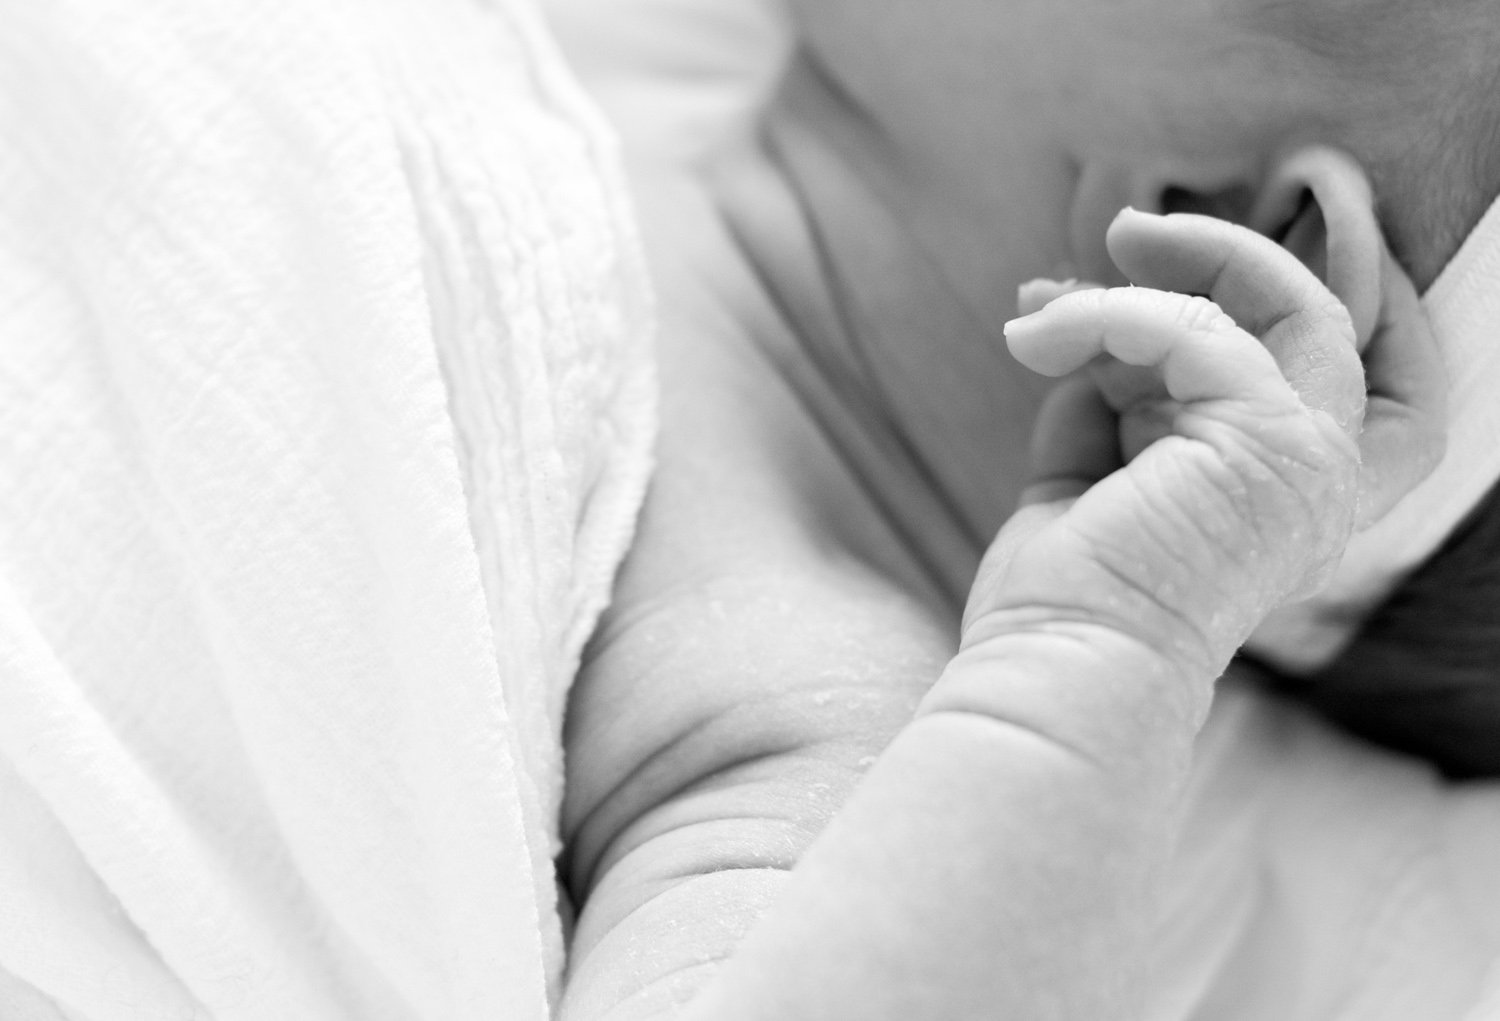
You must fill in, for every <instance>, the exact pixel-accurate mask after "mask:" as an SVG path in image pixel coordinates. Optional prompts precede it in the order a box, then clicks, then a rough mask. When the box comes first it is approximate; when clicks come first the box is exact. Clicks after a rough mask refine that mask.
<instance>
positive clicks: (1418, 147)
mask: <svg viewBox="0 0 1500 1021" xmlns="http://www.w3.org/2000/svg"><path fill="white" fill-rule="evenodd" d="M1240 10H1241V11H1242V12H1243V13H1244V15H1245V17H1246V18H1247V19H1248V21H1249V22H1250V24H1251V25H1252V27H1253V28H1254V29H1256V30H1257V31H1258V32H1260V33H1262V34H1263V35H1264V36H1267V37H1270V38H1273V39H1276V40H1280V43H1281V44H1282V45H1283V46H1289V47H1290V48H1289V49H1284V50H1283V51H1282V52H1283V53H1284V54H1292V55H1293V56H1290V57H1286V58H1285V59H1292V60H1296V61H1297V62H1299V63H1302V62H1306V63H1307V64H1309V65H1310V66H1311V67H1312V68H1313V69H1315V71H1314V77H1315V78H1316V79H1318V80H1319V81H1320V82H1321V84H1320V88H1322V89H1324V90H1325V91H1326V92H1327V93H1328V94H1329V95H1330V96H1335V97H1337V101H1338V106H1339V107H1340V108H1341V109H1342V110H1343V111H1344V114H1343V117H1342V123H1341V124H1340V127H1339V129H1338V132H1337V137H1329V138H1326V139H1325V141H1328V142H1330V143H1332V144H1335V145H1339V146H1341V147H1343V148H1346V149H1348V150H1349V151H1350V152H1351V153H1352V154H1353V155H1354V156H1355V157H1356V158H1357V159H1358V160H1359V161H1360V163H1361V164H1362V165H1363V166H1364V167H1365V169H1366V171H1367V172H1368V173H1369V175H1370V178H1371V183H1372V184H1373V185H1374V189H1375V194H1376V197H1377V201H1378V202H1379V204H1380V207H1381V208H1380V213H1381V220H1382V225H1383V226H1384V227H1385V230H1386V234H1387V237H1388V238H1389V240H1390V244H1391V249H1392V251H1393V252H1394V253H1395V254H1396V257H1397V258H1398V259H1400V260H1401V262H1402V264H1403V265H1404V266H1405V267H1406V268H1407V270H1408V272H1409V273H1410V274H1411V276H1412V279H1413V280H1414V281H1415V282H1416V283H1417V286H1418V287H1419V288H1425V287H1426V286H1427V285H1428V284H1430V283H1431V282H1432V281H1433V279H1434V278H1435V277H1436V276H1437V274H1438V272H1439V271H1440V270H1441V269H1442V267H1443V266H1444V265H1445V264H1446V263H1447V262H1448V260H1449V259H1450V258H1451V257H1452V256H1453V253H1454V252H1456V251H1457V250H1458V247H1459V245H1460V244H1461V243H1462V241H1463V239H1464V237H1465V236H1467V234H1468V233H1469V231H1470V230H1471V229H1472V228H1473V225H1474V224H1475V223H1476V222H1477V221H1478V219H1479V217H1480V216H1481V215H1483V213H1484V211H1485V210H1486V209H1488V208H1489V206H1490V203H1491V202H1493V201H1494V199H1495V197H1496V193H1497V192H1500V0H1422V2H1420V3H1414V2H1412V0H1243V6H1241V8H1240Z"/></svg>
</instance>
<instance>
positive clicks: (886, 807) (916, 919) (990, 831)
mask: <svg viewBox="0 0 1500 1021" xmlns="http://www.w3.org/2000/svg"><path fill="white" fill-rule="evenodd" d="M1000 644H1001V646H1003V647H995V646H991V647H989V648H986V649H980V650H978V652H977V654H976V653H975V652H972V651H971V652H970V653H968V654H966V655H961V656H960V657H959V658H958V659H957V660H955V661H954V663H953V664H952V665H951V666H950V668H949V670H948V671H947V673H945V675H944V678H943V680H942V681H941V682H939V685H938V686H937V687H935V688H934V689H933V693H932V695H931V696H929V699H928V701H927V703H925V705H924V712H923V714H922V715H921V716H920V717H919V718H918V719H917V720H916V721H914V722H913V723H911V724H910V725H909V726H907V727H906V728H905V729H904V730H902V731H901V733H900V734H899V735H898V736H896V738H895V740H894V741H893V742H892V743H891V745H890V746H889V748H888V749H887V750H886V751H885V753H884V754H883V755H882V756H881V757H880V759H879V761H878V762H877V763H876V764H875V766H874V767H873V768H872V770H871V771H870V773H869V775H868V776H867V777H865V779H864V780H863V781H862V782H861V783H860V784H859V786H858V789H857V790H856V791H855V792H854V793H853V796H852V798H851V799H850V800H849V802H848V804H847V805H846V806H845V807H844V809H843V810H842V811H841V812H839V813H838V814H837V816H836V817H834V819H833V820H832V821H831V823H830V824H829V825H828V826H827V828H826V830H825V831H824V832H823V833H822V835H821V836H819V837H818V838H817V839H816V840H815V841H813V840H812V839H811V836H810V835H808V834H805V831H804V832H801V833H797V834H791V833H788V832H786V831H784V830H779V829H778V828H777V827H775V826H774V825H769V826H768V825H767V820H765V819H762V820H759V821H757V820H752V819H746V818H743V817H738V818H735V819H734V820H732V821H731V822H729V823H727V824H724V828H723V829H721V830H720V832H719V833H718V834H717V837H718V838H721V839H715V835H713V834H709V833H707V832H705V831H702V830H700V831H698V832H696V833H693V832H690V831H687V830H684V831H683V832H682V833H680V834H679V836H680V838H681V839H682V840H683V841H684V843H683V845H682V846H684V847H686V846H688V845H690V844H692V843H694V842H697V843H698V845H699V848H700V850H699V851H698V852H695V854H696V855H697V858H696V861H695V862H694V864H693V865H692V866H691V870H692V871H691V875H690V876H689V877H687V878H684V879H682V880H681V881H679V882H676V883H675V884H673V883H671V881H662V880H661V879H660V876H662V875H664V874H670V873H672V871H673V869H672V868H671V867H670V866H668V867H665V868H664V867H663V863H664V862H665V861H666V860H667V859H670V858H671V856H672V854H671V850H670V843H671V842H670V841H663V842H661V843H659V844H658V845H657V846H656V847H654V848H650V847H645V846H643V847H642V848H641V852H640V853H642V854H644V856H645V859H643V861H642V863H641V867H642V868H643V869H644V871H645V873H651V872H653V870H654V873H655V875H656V876H657V877H658V878H657V879H656V880H655V881H654V884H653V883H650V882H648V883H645V884H642V882H641V880H642V876H641V875H636V876H634V877H632V876H630V874H629V873H630V872H631V869H628V868H627V869H625V870H624V871H622V872H620V874H619V876H618V877H617V879H618V881H619V884H620V885H619V887H617V888H616V890H615V892H614V893H611V892H610V891H609V889H608V887H607V885H603V884H602V885H601V887H600V889H599V891H598V893H599V894H600V895H604V896H606V897H609V896H617V897H619V898H620V900H621V903H622V906H623V904H625V903H628V902H629V901H630V900H631V899H632V896H634V898H635V899H636V900H640V899H641V897H642V896H644V895H645V894H643V893H642V892H639V891H640V890H641V888H642V886H643V885H644V886H646V887H650V886H652V885H655V887H656V889H657V890H659V891H660V892H656V893H654V894H652V895H650V899H649V900H646V901H645V902H644V904H643V905H642V906H641V907H640V908H639V909H637V910H636V911H635V912H634V913H633V914H629V915H624V916H622V917H621V918H620V920H619V922H618V923H617V924H616V925H615V926H614V928H613V929H612V931H611V932H610V934H609V935H608V936H605V937H604V938H603V939H602V940H600V941H598V942H597V943H596V944H595V949H594V950H593V951H592V952H591V953H590V955H589V963H586V964H584V965H583V967H582V969H581V970H580V971H579V972H578V973H577V974H576V975H575V983H582V986H580V985H578V984H575V987H574V995H575V1000H574V1002H575V1003H576V1004H578V1005H579V1007H580V1011H581V1009H582V1007H583V1006H584V1003H585V999H586V998H587V999H592V997H591V996H588V995H587V994H586V993H585V989H584V988H583V987H592V988H593V989H595V990H598V991H600V992H601V993H602V994H603V995H602V997H601V999H600V1000H599V1001H597V1003H598V1004H600V1006H594V1007H590V1010H592V1011H593V1013H587V1012H580V1013H576V1014H574V1015H573V1016H574V1017H579V1018H582V1017H590V1018H592V1017H608V1018H609V1019H610V1021H623V1019H625V1018H630V1019H639V1018H665V1017H674V1018H675V1017H683V1018H690V1019H692V1021H698V1019H700V1018H701V1019H703V1021H739V1019H746V1021H749V1019H756V1021H759V1019H777V1021H782V1019H786V1021H796V1019H799V1018H804V1017H805V1018H825V1017H830V1018H842V1017H850V1018H859V1019H861V1021H865V1019H879V1018H892V1019H894V1018H903V1019H905V1018H912V1017H934V1018H937V1017H942V1018H949V1017H954V1018H964V1017H986V1018H988V1017H1011V1016H1014V1017H1025V1018H1052V1017H1057V1018H1072V1017H1078V1018H1095V1017H1101V1016H1128V1014H1129V1006H1130V999H1131V990H1132V987H1133V984H1134V983H1133V981H1132V978H1133V976H1132V968H1133V961H1134V960H1135V959H1136V955H1135V951H1136V950H1137V949H1138V947H1139V946H1140V941H1141V938H1142V936H1143V929H1144V926H1145V925H1146V924H1147V921H1148V912H1147V902H1148V900H1149V897H1148V891H1149V888H1150V883H1151V879H1152V876H1153V872H1154V870H1155V868H1156V867H1157V866H1158V865H1160V864H1161V862H1162V860H1163V859H1164V857H1165V850H1166V834H1167V833H1168V831H1169V825H1168V819H1169V812H1170V805H1171V802H1172V795H1173V793H1174V791H1175V789H1176V788H1177V785H1178V782H1179V781H1180V779H1181V777H1182V776H1183V774H1184V773H1185V770H1186V763H1187V758H1188V748H1189V746H1190V743H1191V737H1192V730H1193V722H1194V721H1193V720H1192V719H1191V718H1190V716H1191V714H1184V713H1183V712H1182V711H1181V710H1180V708H1179V707H1180V706H1181V705H1182V704H1183V703H1184V702H1185V701H1192V700H1183V699H1180V698H1177V697H1176V695H1175V693H1174V692H1173V690H1172V686H1173V684H1174V683H1177V682H1178V681H1179V680H1180V678H1178V677H1175V676H1174V677H1172V678H1170V679H1166V678H1164V677H1163V676H1162V675H1163V673H1164V672H1163V671H1161V670H1158V669H1157V665H1156V661H1155V657H1154V654H1152V653H1151V652H1150V651H1149V650H1143V649H1138V648H1127V647H1122V648H1119V649H1117V650H1114V651H1115V652H1116V653H1117V654H1115V655H1107V656H1104V657H1102V658H1101V657H1100V655H1099V654H1098V652H1097V651H1096V650H1097V649H1098V648H1099V646H1098V644H1097V643H1095V644H1093V645H1081V644H1077V643H1074V642H1073V641H1072V639H1070V638H1068V637H1066V636H1063V637H1057V636H1047V637H1044V638H1043V640H1042V646H1044V647H1038V646H1037V645H1036V643H1034V642H1032V641H1031V639H1030V637H1028V636H1023V638H1022V640H1021V641H1020V642H1019V643H1012V642H1009V641H1006V642H1002V643H1000ZM1210 680H1211V679H1201V681H1200V683H1201V684H1202V685H1203V686H1205V687H1206V686H1207V685H1208V683H1209V681H1210ZM1041 690H1047V691H1051V692H1052V694H1053V696H1054V698H1053V699H1052V700H1051V701H1050V702H1049V700H1047V699H1042V700H1038V699H1035V698H1033V697H1032V693H1033V692H1036V691H1041ZM976 692H977V693H978V695H977V697H976ZM1059 694H1061V695H1063V696H1064V697H1062V698H1056V697H1055V696H1057V695H1059ZM1102 721H1108V723H1107V724H1103V723H1102ZM809 779H810V777H808V776H803V777H799V778H798V779H797V782H796V783H791V784H787V785H786V786H784V787H783V788H782V789H781V791H780V796H786V797H796V796H797V791H798V789H799V788H801V787H804V786H805V784H806V782H807V781H808V780H809ZM759 796H761V797H765V798H768V799H769V800H766V801H763V802H762V804H763V805H769V804H774V798H775V797H776V796H777V795H776V794H774V793H773V789H772V788H767V789H764V790H762V791H761V792H759ZM756 797H757V795H756V794H755V793H754V792H749V793H747V792H746V791H745V790H736V789H732V788H726V789H725V790H724V791H723V809H724V811H725V812H726V814H731V815H733V814H734V813H735V812H736V811H737V806H739V807H744V806H745V805H746V803H747V799H748V801H750V802H753V801H755V800H756ZM704 807H705V806H701V805H700V806H699V808H698V809H697V811H699V812H702V811H703V810H704ZM709 814H712V812H711V811H710V812H709ZM768 814H769V815H771V816H774V815H775V814H776V813H775V812H774V811H772V812H770V813H768ZM703 837H708V838H709V839H707V840H702V839H701V838H703ZM801 843H810V844H811V846H810V847H809V848H808V850H807V851H806V853H805V854H803V853H802V852H801V848H800V847H798V846H796V845H798V844H801ZM705 847H706V848H713V849H715V850H714V851H713V852H712V854H714V855H717V856H718V859H719V864H720V865H722V866H723V871H711V870H705V869H704V868H703V866H705V865H707V864H709V862H708V861H706V860H705V859H704V858H703V857H702V850H701V849H702V848H705ZM771 849H774V850H771ZM768 851H770V853H769V854H768ZM652 858H656V859H657V861H655V862H652V863H648V860H649V859H652ZM773 859H774V860H773ZM793 861H795V863H796V864H795V867H793V868H791V870H790V871H785V869H786V867H787V866H789V865H791V864H792V862H793ZM623 864H624V863H623V862H622V865H623ZM683 864H686V862H683ZM757 865H769V866H770V868H769V869H764V870H759V871H758V870H757ZM617 871H618V870H617ZM632 885H634V886H635V887H636V888H637V891H638V892H637V893H636V894H634V895H631V894H628V893H626V887H629V886H632ZM772 901H774V902H775V905H774V908H772V909H771V910H769V911H768V912H767V913H766V914H765V917H763V918H762V917H761V913H762V912H764V911H766V909H767V908H768V906H769V905H771V903H772ZM645 947H649V948H651V950H650V953H649V954H642V953H639V952H633V951H632V948H645ZM720 962H723V963H722V965H721V964H720ZM643 966H644V967H647V968H649V969H652V972H653V973H651V974H649V975H648V974H642V973H641V971H640V968H641V967H643ZM679 969H680V970H679ZM611 972H614V978H613V980H611V979H610V978H609V975H610V973H611ZM612 982H613V983H614V984H613V986H612ZM627 988H628V989H630V990H632V991H633V994H632V995H631V996H629V997H628V998H625V997H623V996H622V995H621V994H622V991H623V990H625V989H627ZM695 993H696V998H694V999H693V1000H692V1002H691V1005H690V1006H688V1007H686V1008H685V1011H684V1009H683V1007H682V1005H683V1004H684V1003H685V1002H686V1001H687V1000H688V999H689V997H692V996H694V994H695ZM611 997H613V1005H614V1007H613V1010H612V1011H608V1012H607V1011H605V1010H603V1009H601V1008H602V1004H603V1003H604V1002H606V1001H609V1000H611Z"/></svg>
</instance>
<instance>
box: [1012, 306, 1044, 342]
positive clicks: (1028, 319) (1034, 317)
mask: <svg viewBox="0 0 1500 1021" xmlns="http://www.w3.org/2000/svg"><path fill="white" fill-rule="evenodd" d="M1041 314H1042V313H1041V312H1033V313H1031V314H1030V315H1024V316H1017V317H1016V318H1015V319H1012V320H1010V321H1009V322H1007V323H1006V324H1005V326H1004V332H1005V339H1006V340H1013V339H1015V337H1016V335H1017V334H1022V333H1026V332H1027V331H1028V330H1031V329H1034V328H1035V327H1036V325H1037V323H1038V320H1039V319H1040V318H1041Z"/></svg>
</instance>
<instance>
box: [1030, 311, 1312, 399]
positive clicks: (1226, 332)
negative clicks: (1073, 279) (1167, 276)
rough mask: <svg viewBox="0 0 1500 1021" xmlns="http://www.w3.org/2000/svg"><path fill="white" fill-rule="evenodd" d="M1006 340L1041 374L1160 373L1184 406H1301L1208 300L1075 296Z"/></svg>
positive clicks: (1254, 346)
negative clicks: (1119, 366)
mask: <svg viewBox="0 0 1500 1021" xmlns="http://www.w3.org/2000/svg"><path fill="white" fill-rule="evenodd" d="M1005 337H1006V341H1007V343H1008V344H1009V346H1010V350H1011V353H1012V354H1013V355H1015V357H1016V359H1017V360H1018V361H1020V362H1021V363H1022V364H1023V365H1025V366H1027V367H1028V368H1030V369H1032V370H1034V371H1036V372H1040V373H1042V374H1043V375H1048V376H1062V375H1066V374H1067V373H1069V372H1073V371H1074V370H1076V369H1078V368H1081V367H1082V366H1083V365H1085V364H1087V363H1088V362H1090V361H1092V360H1093V359H1094V358H1096V357H1098V356H1099V355H1103V354H1108V355H1112V356H1113V357H1115V358H1117V359H1119V360H1120V361H1122V362H1125V363H1127V364H1129V365H1141V366H1153V367H1156V368H1157V369H1158V370H1159V371H1160V372H1161V374H1162V382H1163V384H1164V385H1165V387H1166V389H1167V393H1168V394H1170V395H1171V397H1172V398H1173V399H1174V400H1177V401H1180V402H1182V403H1189V402H1197V401H1211V400H1238V401H1246V402H1251V403H1252V404H1254V405H1256V406H1257V407H1259V408H1261V409H1263V410H1265V411H1267V412H1271V413H1275V412H1280V411H1291V410H1295V409H1297V408H1298V407H1299V403H1298V400H1297V397H1296V395H1295V394H1294V393H1293V392H1292V390H1291V389H1290V387H1288V386H1287V382H1286V380H1285V379H1284V378H1283V377H1282V375H1281V370H1280V369H1279V368H1278V367H1277V365H1276V360H1275V358H1273V357H1272V356H1271V354H1270V352H1268V351H1267V350H1266V349H1265V348H1264V347H1262V346H1261V345H1260V343H1259V342H1258V341H1257V340H1256V339H1255V338H1254V337H1252V336H1250V335H1249V334H1247V333H1246V332H1245V331H1244V330H1241V329H1240V328H1239V327H1238V326H1236V325H1235V322H1234V320H1233V319H1231V318H1229V316H1227V315H1225V314H1224V313H1223V312H1222V311H1221V310H1220V309H1219V307H1218V306H1217V305H1215V304H1214V303H1213V302H1211V301H1208V300H1207V299H1205V298H1200V297H1194V296H1191V295H1186V294H1176V293H1173V292H1170V291H1157V290H1153V289H1150V288H1145V287H1115V288H1110V289H1108V290H1089V291H1077V292H1074V293H1071V294H1065V295H1063V296H1062V297H1060V298H1057V299H1056V300H1055V301H1053V302H1052V303H1051V304H1049V305H1048V306H1047V307H1046V308H1044V309H1042V310H1041V311H1040V312H1036V313H1033V314H1032V315H1029V316H1025V317H1023V318H1021V319H1015V320H1012V321H1011V322H1009V323H1007V324H1006V326H1005Z"/></svg>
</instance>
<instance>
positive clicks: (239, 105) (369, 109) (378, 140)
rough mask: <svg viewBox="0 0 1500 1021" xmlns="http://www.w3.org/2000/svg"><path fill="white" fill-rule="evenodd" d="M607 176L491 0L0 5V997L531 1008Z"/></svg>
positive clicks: (247, 1007)
mask: <svg viewBox="0 0 1500 1021" xmlns="http://www.w3.org/2000/svg"><path fill="white" fill-rule="evenodd" d="M618 182H619V175H618V173H617V170H616V167H615V164H614V157H613V154H612V151H611V148H610V145H609V143H608V140H607V136H606V135H605V134H604V133H603V132H602V131H601V130H600V126H599V124H597V123H596V121H595V119H594V117H593V115H592V113H591V112H590V108H589V107H588V106H587V104H586V103H585V102H584V101H583V99H582V97H581V94H580V93H578V92H577V91H576V90H575V88H574V86H573V84H572V83H571V80H570V78H569V76H568V74H567V73H566V69H565V67H564V65H563V64H562V62H561V61H560V59H559V58H558V57H557V56H556V55H555V53H554V51H553V50H552V49H551V47H550V43H549V42H548V41H547V38H546V37H545V34H544V33H543V31H542V30H541V27H540V25H539V23H538V20H537V18H536V14H535V12H534V11H532V10H530V9H529V8H528V7H526V6H525V4H524V3H523V2H522V0H420V2H418V0H364V2H361V3H353V2H349V3H344V2H341V0H316V2H308V0H215V2H213V3H202V2H198V0H128V2H127V0H120V2H113V0H58V2H51V3H25V2H15V3H8V4H3V5H0V1017H3V1018H4V1019H6V1021H44V1019H45V1021H61V1019H70V1021H127V1019H151V1021H164V1019H169V1018H170V1019H181V1021H186V1019H200V1021H209V1019H212V1021H229V1019H244V1021H268V1019H275V1021H300V1019H305V1021H336V1019H351V1021H352V1019H359V1021H374V1019H392V1021H395V1019H438V1018H441V1019H444V1021H460V1019H465V1018H474V1019H478V1018H485V1019H497V1018H499V1019H506V1021H511V1019H515V1021H541V1019H543V1018H545V1017H546V1016H547V1014H548V1009H549V1008H548V998H549V987H551V988H552V990H553V991H555V987H556V984H557V981H558V978H559V975H560V970H561V964H562V935H561V925H560V923H559V914H558V909H557V898H556V894H555V889H556V887H555V882H554V878H553V874H552V867H551V858H552V855H553V853H554V851H555V844H556V834H555V832H554V828H555V819H556V816H557V805H558V800H559V798H560V795H561V751H560V736H559V731H560V720H561V713H562V706H563V701H564V697H565V694H566V689H567V683H568V680H569V678H570V677H571V676H572V675H573V673H574V671H575V669H576V665H577V661H578V658H579V655H580V648H581V645H582V643H583V641H584V639H585V637H586V636H587V634H588V633H589V631H590V630H591V628H592V624H593V621H594V618H595V616H596V615H597V613H598V611H599V610H600V608H601V606H602V605H603V603H604V601H605V599H606V596H607V591H608V587H609V583H610V579H611V575H612V573H613V571H614V569H615V566H616V564H617V562H618V560H619V559H620V557H621V556H622V553H623V550H624V549H625V547H626V545H627V543H628V540H629V534H630V530H631V527H632V522H633V518H634V514H635V512H636V508H637V506H638V503H639V500H640V497H641V494H642V491H643V488H644V485H645V479H646V475H647V468H648V463H647V462H648V456H649V455H648V451H649V444H650V428H651V421H652V406H651V405H652V394H651V377H650V374H649V360H648V357H647V352H648V350H649V324H648V321H647V316H648V308H647V305H646V301H645V298H644V294H645V287H644V280H643V274H642V267H641V265H640V262H639V260H638V257H637V253H636V248H635V240H634V235H633V233H632V228H631V227H630V225H629V220H628V218H627V215H626V210H625V207H624V197H623V190H622V188H621V186H620V184H619V183H618Z"/></svg>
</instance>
